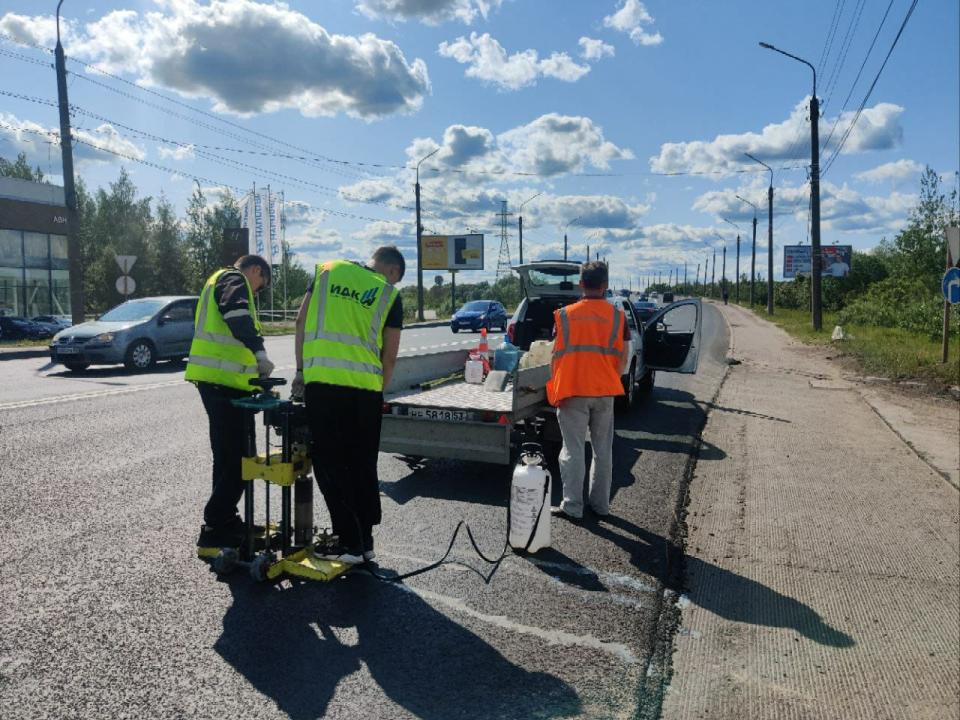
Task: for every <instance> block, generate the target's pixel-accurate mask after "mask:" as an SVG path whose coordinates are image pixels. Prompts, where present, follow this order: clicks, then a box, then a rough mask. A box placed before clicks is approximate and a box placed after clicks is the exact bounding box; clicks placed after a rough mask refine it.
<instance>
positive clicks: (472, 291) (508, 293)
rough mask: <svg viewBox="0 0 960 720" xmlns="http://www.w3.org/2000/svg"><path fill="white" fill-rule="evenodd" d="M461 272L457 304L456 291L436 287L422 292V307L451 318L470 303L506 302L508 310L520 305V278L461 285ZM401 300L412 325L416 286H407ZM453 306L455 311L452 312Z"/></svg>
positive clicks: (457, 290) (414, 318)
mask: <svg viewBox="0 0 960 720" xmlns="http://www.w3.org/2000/svg"><path fill="white" fill-rule="evenodd" d="M462 277H463V274H462V273H458V274H457V278H458V280H457V284H456V298H455V301H454V302H451V301H453V300H454V297H453V291H452V289H451V288H448V287H446V285H437V284H434V285H432V286H430V287H424V289H423V307H424V309H425V310H435V311H436V312H437V316H438V317H444V316H448V315H451V314H452V312H453V311H456V310H457V309H458V308H459V307H460V306H461V305H463V304H464V303H465V302H468V301H470V300H496V301H498V302H501V303H503V306H504V307H505V308H507V309H508V310H511V309H513V308H515V307H516V306H517V305H519V304H520V300H521V298H522V297H523V293H522V291H521V288H520V278H519V277H518V276H517V275H514V274H513V273H511V274H510V275H504V276H503V277H501V278H500V279H499V280H497V281H496V282H494V283H492V284H491V283H489V282H487V281H483V282H478V283H468V284H462V283H461V282H460V280H459V279H460V278H462ZM400 298H401V300H402V302H403V314H404V318H405V319H406V320H407V321H409V322H413V321H415V320H416V317H417V286H416V285H408V286H407V287H404V288H401V290H400ZM451 305H453V306H454V307H453V310H451V309H450V308H451Z"/></svg>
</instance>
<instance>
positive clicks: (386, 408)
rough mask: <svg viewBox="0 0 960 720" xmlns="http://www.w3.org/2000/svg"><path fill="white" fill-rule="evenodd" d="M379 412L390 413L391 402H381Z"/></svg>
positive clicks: (391, 409) (391, 408)
mask: <svg viewBox="0 0 960 720" xmlns="http://www.w3.org/2000/svg"><path fill="white" fill-rule="evenodd" d="M381 412H382V413H383V414H384V415H390V414H391V413H392V412H393V405H391V404H390V403H388V402H385V403H384V404H383V407H382V408H381Z"/></svg>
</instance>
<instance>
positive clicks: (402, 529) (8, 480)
mask: <svg viewBox="0 0 960 720" xmlns="http://www.w3.org/2000/svg"><path fill="white" fill-rule="evenodd" d="M476 341H477V336H476V335H466V336H465V335H463V334H460V335H453V334H452V333H450V331H449V330H448V329H447V328H432V329H411V330H409V331H405V333H404V345H403V348H404V349H403V352H407V353H414V354H416V353H418V352H422V351H423V348H427V347H436V346H439V345H442V344H443V343H451V342H455V343H465V346H466V345H472V344H475V343H476ZM418 348H419V349H418ZM268 349H269V351H270V353H271V355H272V356H273V358H274V360H275V361H276V362H277V364H278V366H280V367H281V368H283V374H285V375H287V376H288V377H289V375H290V374H291V372H292V367H293V358H292V342H291V341H290V339H289V338H271V339H269V340H268ZM726 351H727V331H726V327H725V325H724V324H723V321H722V319H721V318H720V317H719V314H718V313H717V312H716V311H715V310H713V309H712V308H710V307H706V308H705V322H704V332H703V352H702V354H701V361H700V369H699V372H698V374H697V375H695V376H675V375H668V374H662V373H661V374H658V376H657V388H656V389H655V391H654V393H653V396H652V397H651V398H649V399H647V400H646V401H645V402H644V403H643V404H641V405H640V406H639V407H638V408H636V409H635V410H634V411H632V412H631V413H629V414H628V415H622V416H620V417H619V419H618V422H617V438H616V444H615V450H614V452H615V459H614V473H615V477H614V488H615V490H614V493H615V494H614V498H613V502H612V515H611V516H610V517H609V518H608V519H605V520H603V521H596V520H588V521H586V522H584V523H583V524H577V525H573V524H569V523H566V522H564V521H562V520H554V523H553V547H552V549H550V550H547V551H542V552H541V553H539V554H538V555H537V556H536V557H535V558H521V557H516V556H512V557H508V558H507V559H506V560H505V561H504V562H503V563H502V564H501V565H500V566H499V568H498V569H497V570H496V572H495V573H493V574H492V576H490V570H491V566H489V565H487V564H485V563H484V562H482V561H481V560H479V559H478V558H477V557H476V555H475V554H474V553H473V550H472V549H471V547H470V545H469V543H468V541H467V540H466V538H463V537H461V538H460V539H459V540H458V541H457V544H456V546H455V549H454V553H453V557H454V559H455V560H456V561H457V562H455V563H452V564H448V565H446V566H443V567H442V568H440V569H438V570H435V571H433V572H430V573H427V574H424V575H420V576H417V577H415V578H411V579H410V580H408V581H406V582H405V583H404V584H402V585H396V584H389V583H382V582H380V581H378V580H375V579H373V578H372V577H370V576H368V575H365V574H362V573H357V572H355V573H353V574H351V575H348V576H346V577H344V578H341V579H340V580H338V581H335V582H331V583H327V584H322V583H291V582H289V581H285V582H283V583H281V584H279V585H276V586H268V585H256V584H254V583H253V582H252V581H251V580H249V579H248V577H247V576H246V575H245V574H237V575H234V576H231V577H230V579H229V580H218V578H217V576H216V575H215V574H213V573H212V572H211V571H210V570H209V569H208V568H207V566H206V565H205V564H204V563H202V562H200V561H199V560H197V559H196V557H195V554H194V553H195V549H194V542H195V540H196V534H197V531H198V528H199V524H200V521H201V515H200V510H201V508H202V505H203V502H204V501H205V498H206V494H207V492H208V489H209V469H210V457H209V448H208V441H207V428H206V417H205V415H204V413H203V410H202V407H201V405H200V402H199V398H198V396H197V393H196V390H195V389H194V388H193V387H192V386H190V385H189V384H187V383H184V382H183V381H182V376H181V373H182V366H179V365H171V366H170V367H163V366H158V369H157V371H156V372H153V373H149V374H145V375H131V374H128V373H126V372H125V371H123V370H122V369H117V368H108V369H103V370H97V369H92V370H90V371H87V372H85V373H81V374H78V375H73V374H70V373H66V372H64V371H62V368H60V367H59V366H54V367H53V368H49V369H46V370H41V368H42V367H43V365H44V362H43V361H42V360H12V361H10V360H8V361H3V362H2V364H0V377H2V379H3V382H2V385H0V517H2V518H3V520H2V522H0V567H2V568H3V581H2V583H0V607H2V608H3V612H2V613H0V717H3V718H9V719H12V718H58V719H59V718H73V717H76V718H92V717H97V718H100V717H128V716H129V717H151V718H182V717H189V718H208V717H209V718H222V717H244V718H246V717H256V718H275V717H293V718H319V717H329V718H408V717H417V718H430V719H435V720H448V719H450V718H533V717H536V718H549V717H591V718H615V717H656V716H657V713H658V712H659V699H660V694H661V692H662V690H663V685H664V683H665V682H667V679H668V667H667V666H666V664H665V663H664V659H663V658H664V657H669V653H666V654H664V653H663V650H664V648H665V647H668V644H669V640H670V635H669V633H670V618H671V616H672V603H671V602H670V601H671V600H672V597H673V595H672V591H670V590H669V589H668V588H667V585H668V584H669V580H670V575H671V571H672V570H675V569H676V564H675V562H674V561H675V560H676V557H675V553H673V552H672V546H671V544H670V542H669V540H668V538H669V535H670V532H671V528H672V527H673V526H674V524H675V520H674V518H675V512H676V507H677V500H678V497H679V496H680V494H681V490H682V488H683V486H684V484H685V478H684V474H685V470H686V469H687V466H688V460H689V451H690V449H691V446H692V444H693V443H694V441H695V439H696V437H697V436H698V434H699V431H700V429H701V427H702V425H703V421H704V417H705V416H704V413H705V410H706V408H707V404H708V403H710V401H711V400H712V398H713V397H714V396H715V393H716V390H717V388H718V387H719V383H720V380H721V378H722V376H723V372H724V368H725V363H724V360H725V355H726ZM720 452H721V451H719V450H717V449H715V448H710V447H706V448H703V452H702V456H701V462H709V461H710V460H711V459H716V458H717V457H718V453H720ZM380 473H381V490H382V500H383V506H384V523H383V525H381V526H380V527H379V528H378V530H377V532H376V535H375V537H376V542H377V552H378V555H379V562H380V567H381V569H382V571H384V572H387V571H398V572H404V571H407V570H411V569H414V568H415V567H418V566H420V565H422V564H426V563H427V562H429V561H431V560H433V559H435V558H437V557H438V556H440V555H441V554H442V553H443V551H444V550H445V549H446V546H447V544H448V542H449V539H450V535H451V533H452V532H453V529H454V527H455V525H456V523H457V521H458V520H459V519H461V518H462V519H465V520H466V521H467V522H468V523H469V524H470V526H471V528H472V529H473V532H474V536H475V537H476V539H477V542H478V543H479V544H480V545H481V547H482V548H483V549H484V551H485V552H486V553H487V554H489V555H495V554H497V553H499V551H500V549H501V548H502V547H503V542H504V535H505V525H506V512H505V505H506V499H507V496H508V491H509V471H508V470H506V469H505V468H501V467H497V466H484V465H480V464H474V465H470V464H467V463H461V462H453V461H448V462H444V461H425V462H424V463H422V464H421V465H415V464H412V463H410V462H407V461H406V460H405V459H404V458H401V457H398V456H394V455H388V454H382V455H381V456H380ZM553 492H554V501H555V502H556V501H557V500H558V499H559V494H560V487H559V479H558V478H556V479H555V483H554V491H553ZM318 500H319V497H318ZM275 507H276V506H275ZM316 513H317V519H318V524H319V525H321V526H322V525H323V524H324V521H325V516H326V513H325V510H324V508H323V507H322V502H319V501H318V503H317V508H316ZM664 598H666V600H667V602H665V601H664Z"/></svg>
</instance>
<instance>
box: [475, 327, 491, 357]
mask: <svg viewBox="0 0 960 720" xmlns="http://www.w3.org/2000/svg"><path fill="white" fill-rule="evenodd" d="M477 351H478V352H479V353H480V354H481V355H483V356H484V357H487V355H489V354H490V346H489V345H488V344H487V329H486V328H480V347H478V348H477Z"/></svg>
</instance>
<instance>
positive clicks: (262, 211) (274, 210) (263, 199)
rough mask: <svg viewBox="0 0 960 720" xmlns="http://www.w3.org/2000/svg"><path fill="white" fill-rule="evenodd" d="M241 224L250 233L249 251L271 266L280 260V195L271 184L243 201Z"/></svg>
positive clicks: (281, 223)
mask: <svg viewBox="0 0 960 720" xmlns="http://www.w3.org/2000/svg"><path fill="white" fill-rule="evenodd" d="M240 227H242V228H247V229H248V230H249V232H250V249H249V251H248V252H249V253H250V254H252V255H259V256H260V257H262V258H263V259H264V260H266V261H267V262H268V263H270V264H271V265H275V264H277V263H279V262H280V261H281V248H280V243H281V237H282V233H283V198H282V196H281V195H278V194H276V193H271V192H270V188H269V187H267V188H266V189H263V190H257V191H256V192H251V193H248V194H247V196H246V197H244V199H243V200H242V201H241V203H240Z"/></svg>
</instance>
